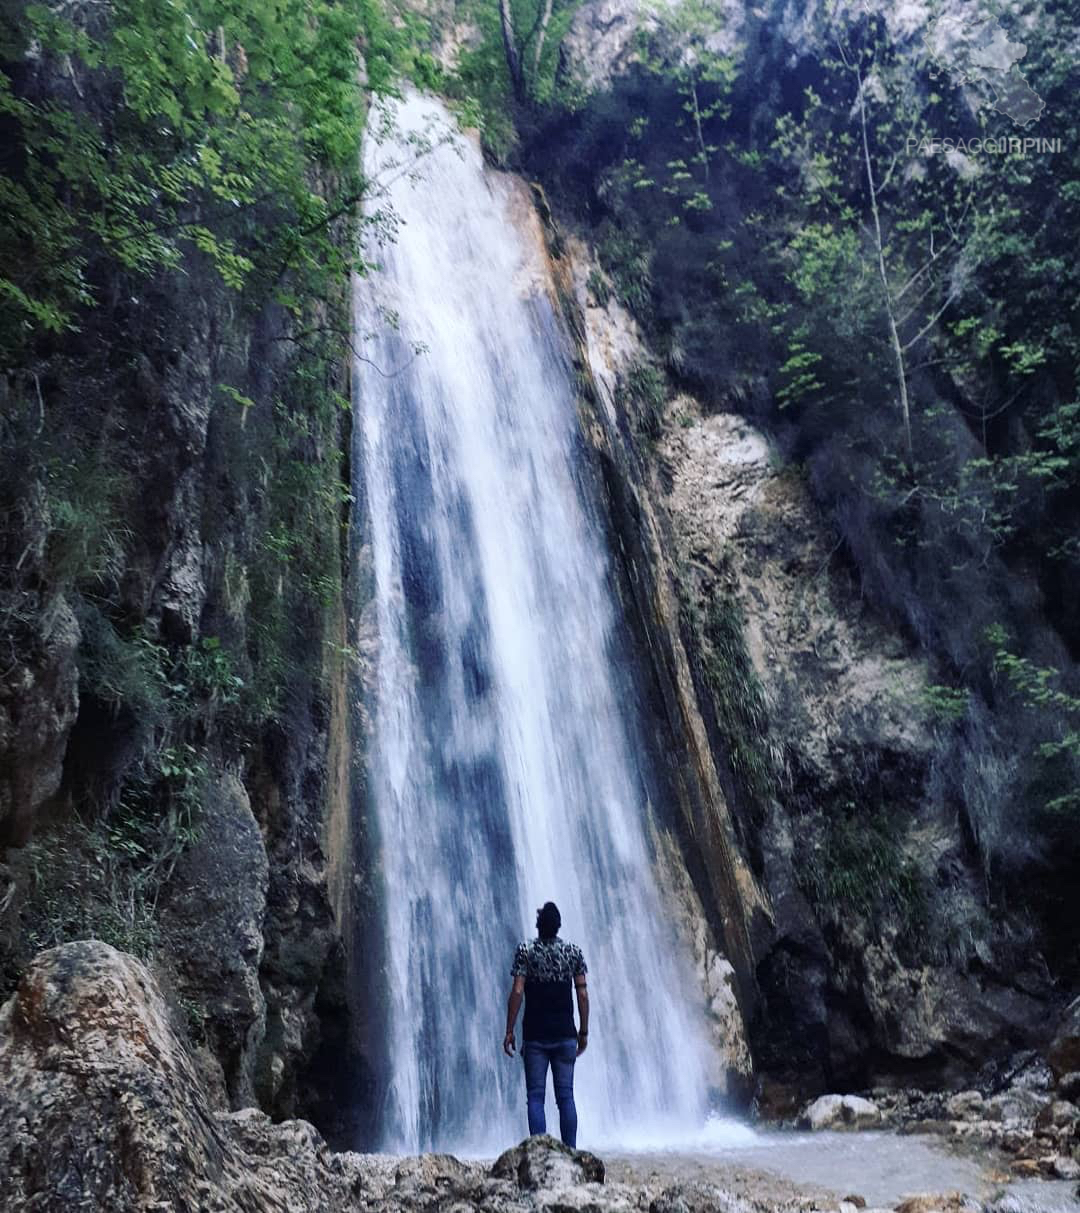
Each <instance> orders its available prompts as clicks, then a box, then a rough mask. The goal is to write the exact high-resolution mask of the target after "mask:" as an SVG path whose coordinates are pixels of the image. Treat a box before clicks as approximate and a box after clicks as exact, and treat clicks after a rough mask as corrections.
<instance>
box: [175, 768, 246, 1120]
mask: <svg viewBox="0 0 1080 1213" xmlns="http://www.w3.org/2000/svg"><path fill="white" fill-rule="evenodd" d="M268 881H269V870H268V863H267V858H266V848H265V846H264V845H263V839H262V834H261V833H260V831H259V826H258V824H257V822H256V821H255V818H254V816H253V814H252V812H251V804H250V802H249V801H248V795H247V792H246V791H245V790H244V785H243V784H242V783H241V782H240V780H239V779H237V778H236V776H235V775H229V774H224V775H221V776H219V777H218V778H217V779H215V780H213V781H211V782H210V784H209V786H208V788H207V791H206V795H205V796H204V798H203V806H202V812H201V814H200V818H199V836H198V838H197V839H196V840H195V841H194V842H193V843H192V844H191V845H190V846H189V847H188V848H187V849H186V850H185V851H184V853H183V854H182V855H181V856H180V859H179V861H178V862H177V865H176V870H175V872H174V873H173V877H172V880H171V881H170V882H169V887H168V890H167V892H166V895H165V897H164V899H163V904H162V921H163V923H164V927H165V930H166V931H167V933H168V937H169V941H170V947H169V951H170V954H171V958H172V965H173V969H174V980H175V983H176V985H177V986H178V987H179V990H180V993H181V994H182V995H183V996H184V998H185V999H186V1000H187V1001H188V1002H189V1003H191V1004H194V1005H195V1006H197V1007H198V1008H199V1009H200V1012H201V1013H202V1015H203V1029H204V1031H205V1034H206V1039H207V1043H208V1044H209V1046H210V1049H211V1051H212V1053H213V1056H214V1058H216V1060H217V1061H218V1062H219V1063H220V1065H221V1067H222V1071H223V1079H224V1082H225V1084H226V1086H227V1088H228V1097H229V1102H230V1104H231V1105H232V1107H234V1108H239V1107H243V1106H244V1105H246V1104H253V1103H255V1098H254V1080H253V1072H254V1063H255V1056H256V1051H257V1049H258V1046H259V1044H260V1043H261V1041H262V1036H263V1031H264V1028H265V1015H266V1007H265V1003H264V1000H263V992H262V987H261V984H260V981H259V965H260V962H261V960H262V954H263V933H262V928H263V916H264V913H265V910H266V889H267V884H268Z"/></svg>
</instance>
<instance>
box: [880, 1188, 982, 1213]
mask: <svg viewBox="0 0 1080 1213" xmlns="http://www.w3.org/2000/svg"><path fill="white" fill-rule="evenodd" d="M981 1209H982V1205H980V1204H979V1202H978V1201H977V1200H974V1199H972V1197H970V1196H965V1195H964V1193H963V1192H943V1193H940V1194H933V1195H919V1196H909V1197H908V1198H907V1199H906V1200H902V1201H901V1202H900V1204H898V1205H897V1206H896V1213H980V1210H981Z"/></svg>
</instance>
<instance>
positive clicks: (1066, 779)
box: [986, 625, 1080, 816]
mask: <svg viewBox="0 0 1080 1213" xmlns="http://www.w3.org/2000/svg"><path fill="white" fill-rule="evenodd" d="M986 638H987V641H988V642H989V644H990V646H991V648H992V650H993V661H994V670H995V672H996V673H997V674H998V675H999V676H1001V677H1002V678H1004V679H1005V681H1006V683H1007V685H1008V686H1009V688H1010V689H1011V690H1012V692H1013V693H1014V694H1016V695H1017V696H1018V697H1019V698H1020V700H1021V702H1022V703H1023V704H1024V705H1025V707H1027V708H1028V709H1029V710H1032V711H1036V712H1038V713H1039V714H1040V716H1041V717H1042V719H1043V720H1045V721H1046V724H1047V725H1048V726H1049V728H1050V730H1052V733H1053V736H1051V737H1049V738H1047V739H1046V740H1044V741H1042V742H1040V743H1039V744H1038V745H1037V746H1036V749H1035V753H1034V755H1033V757H1034V758H1035V759H1036V760H1037V761H1038V763H1039V765H1040V768H1041V771H1040V775H1041V778H1040V781H1039V783H1040V787H1041V790H1042V793H1043V795H1044V797H1045V799H1044V807H1045V809H1046V811H1047V812H1049V813H1069V814H1072V815H1074V816H1076V815H1080V695H1076V694H1073V693H1072V691H1070V690H1067V689H1066V688H1065V687H1064V686H1063V685H1062V681H1063V680H1062V674H1061V671H1060V670H1058V669H1055V668H1053V667H1052V666H1040V665H1038V664H1036V663H1035V662H1033V661H1032V660H1030V658H1027V657H1022V656H1020V655H1019V654H1017V653H1016V652H1014V651H1013V649H1012V646H1011V642H1010V639H1009V636H1008V634H1007V632H1006V631H1005V629H1004V628H1003V627H1001V626H1000V625H995V626H993V627H991V628H989V629H987V634H986Z"/></svg>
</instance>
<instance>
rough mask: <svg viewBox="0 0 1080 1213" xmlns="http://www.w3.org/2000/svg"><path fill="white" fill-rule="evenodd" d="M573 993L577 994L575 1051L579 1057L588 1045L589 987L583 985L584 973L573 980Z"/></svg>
mask: <svg viewBox="0 0 1080 1213" xmlns="http://www.w3.org/2000/svg"><path fill="white" fill-rule="evenodd" d="M574 993H575V994H577V1013H578V1034H577V1051H578V1056H579V1057H580V1056H581V1054H582V1053H584V1052H585V1050H586V1048H587V1047H588V1044H589V987H588V986H587V985H586V984H585V974H584V973H579V974H578V975H577V977H575V978H574Z"/></svg>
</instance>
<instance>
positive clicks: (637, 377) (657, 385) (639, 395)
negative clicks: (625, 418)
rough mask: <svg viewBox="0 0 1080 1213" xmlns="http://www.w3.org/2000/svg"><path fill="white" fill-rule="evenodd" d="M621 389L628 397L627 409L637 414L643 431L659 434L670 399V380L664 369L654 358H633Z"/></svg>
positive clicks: (653, 436) (650, 436) (621, 380)
mask: <svg viewBox="0 0 1080 1213" xmlns="http://www.w3.org/2000/svg"><path fill="white" fill-rule="evenodd" d="M619 391H620V393H621V394H622V395H623V396H624V397H625V398H626V403H628V405H629V409H628V411H629V412H630V413H631V414H632V415H633V416H635V417H637V419H638V425H639V426H640V428H641V432H642V433H643V434H644V435H645V436H646V437H647V438H659V436H660V433H661V431H662V429H663V425H664V404H665V402H666V400H667V380H666V379H665V377H664V373H663V371H661V370H660V369H659V367H656V366H654V365H653V364H652V363H651V362H644V361H637V362H633V363H631V364H630V365H629V366H628V367H627V368H626V371H625V373H624V374H623V375H622V376H620V379H619Z"/></svg>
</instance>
